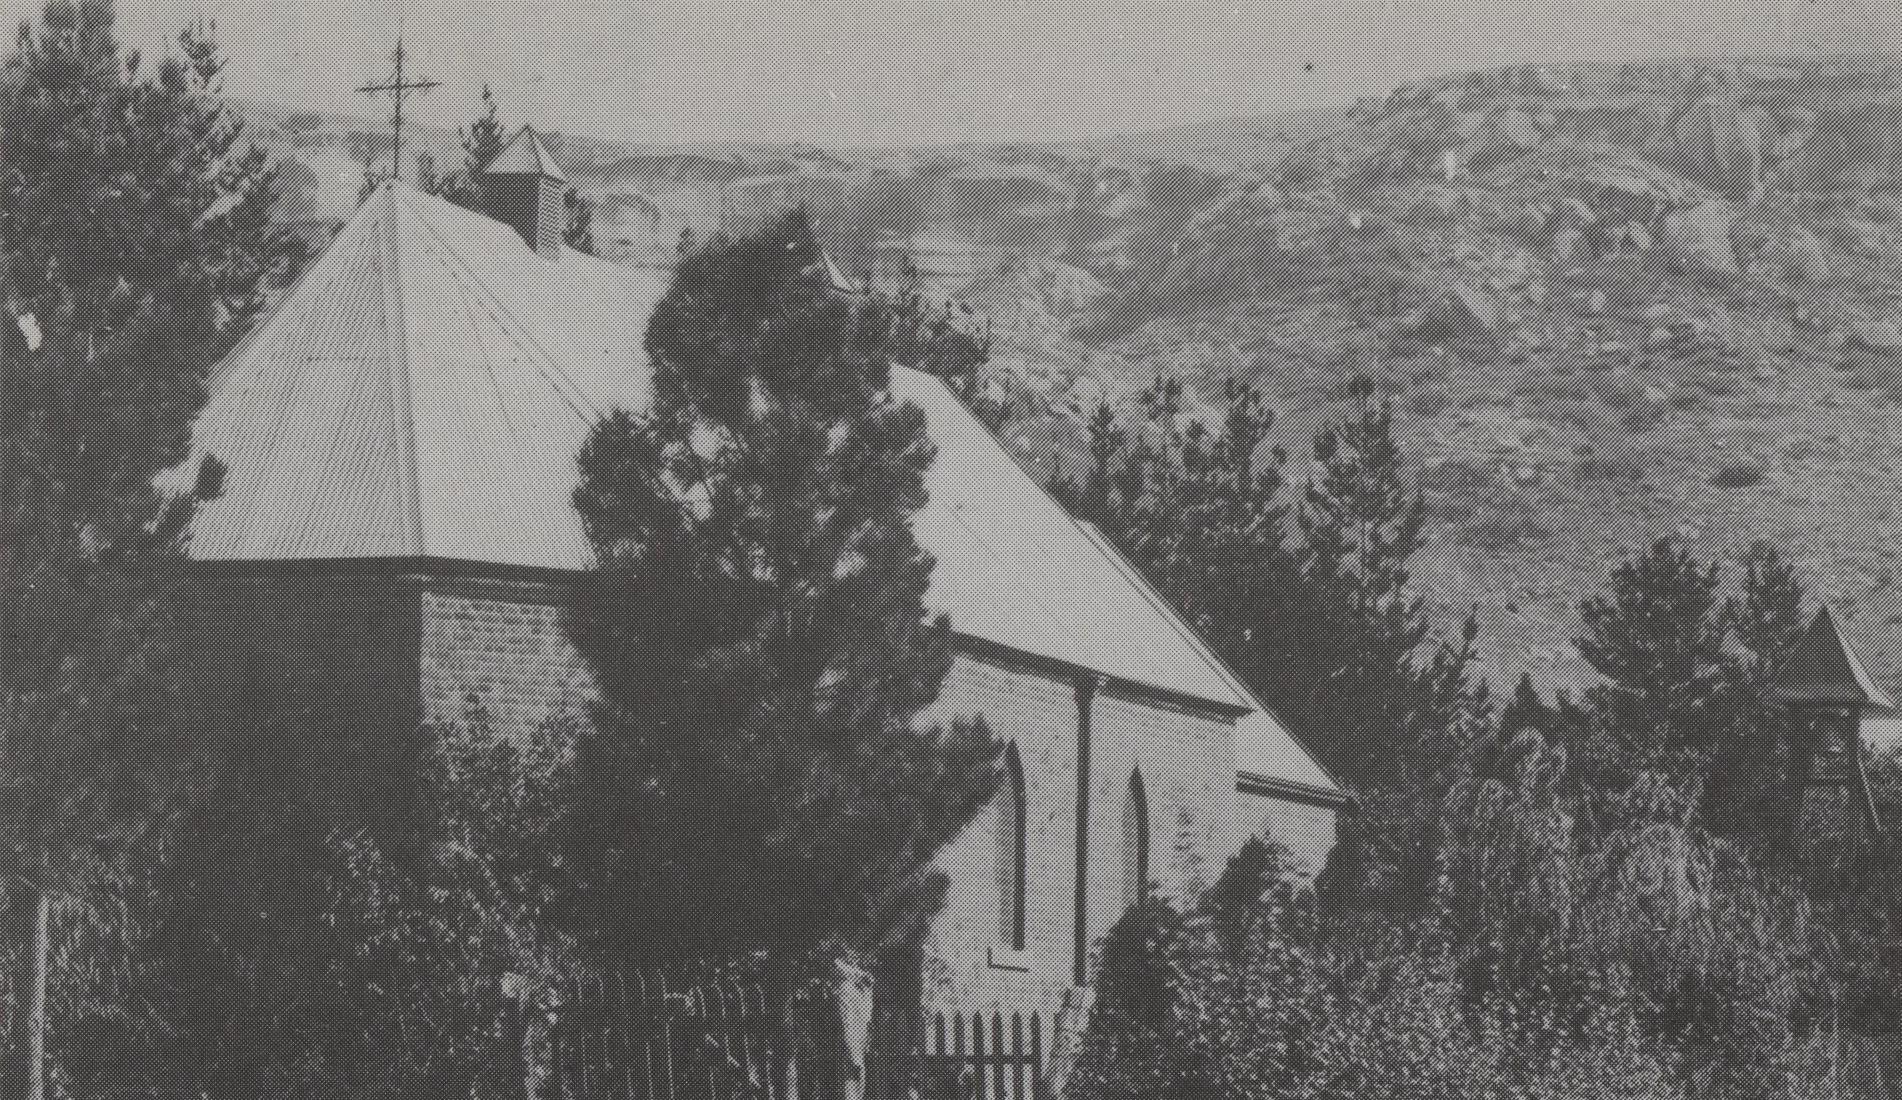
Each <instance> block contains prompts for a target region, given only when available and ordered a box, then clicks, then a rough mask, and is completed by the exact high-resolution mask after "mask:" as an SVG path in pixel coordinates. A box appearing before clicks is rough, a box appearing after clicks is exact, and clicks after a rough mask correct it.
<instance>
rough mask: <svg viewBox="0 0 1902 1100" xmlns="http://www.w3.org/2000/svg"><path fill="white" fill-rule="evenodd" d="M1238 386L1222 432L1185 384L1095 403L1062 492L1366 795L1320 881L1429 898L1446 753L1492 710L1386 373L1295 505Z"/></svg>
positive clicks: (1259, 415) (1358, 384)
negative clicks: (1453, 614)
mask: <svg viewBox="0 0 1902 1100" xmlns="http://www.w3.org/2000/svg"><path fill="white" fill-rule="evenodd" d="M1224 396H1225V398H1226V404H1227V410H1226V415H1225V417H1224V419H1223V422H1222V424H1221V426H1220V427H1219V428H1218V429H1211V428H1208V427H1205V426H1204V425H1202V424H1201V423H1200V422H1198V421H1194V420H1192V419H1190V418H1188V417H1185V416H1184V415H1183V414H1182V387H1181V384H1180V383H1179V382H1178V381H1176V380H1174V379H1158V380H1157V381H1156V382H1155V383H1154V384H1153V385H1152V386H1151V387H1150V388H1149V389H1148V390H1147V391H1146V392H1145V393H1144V394H1143V396H1142V399H1141V403H1142V409H1143V414H1142V415H1141V416H1140V417H1136V418H1131V419H1128V420H1125V419H1121V418H1119V417H1117V416H1116V415H1115V413H1114V412H1113V411H1111V410H1110V409H1108V408H1107V407H1104V408H1101V409H1099V410H1098V411H1097V414H1096V415H1095V417H1094V418H1093V419H1092V421H1091V425H1090V450H1091V468H1090V470H1089V471H1088V473H1087V474H1086V476H1085V477H1084V478H1083V479H1082V480H1081V481H1059V483H1058V485H1057V494H1058V496H1059V498H1060V499H1062V500H1063V501H1064V502H1065V503H1066V504H1067V505H1068V506H1069V507H1071V508H1072V509H1073V510H1074V511H1076V512H1077V513H1078V514H1079V515H1080V516H1082V517H1083V518H1084V519H1087V520H1090V521H1091V522H1094V523H1096V524H1097V525H1098V526H1099V527H1101V528H1102V529H1103V530H1104V532H1105V533H1106V534H1107V535H1108V536H1109V537H1110V539H1111V540H1112V541H1114V542H1115V543H1116V545H1117V546H1118V547H1119V548H1121V549H1122V550H1123V551H1124V552H1125V553H1127V554H1128V555H1129V556H1130V558H1131V559H1132V560H1133V561H1134V562H1135V563H1136V565H1137V566H1138V568H1140V569H1142V571H1143V572H1144V574H1145V575H1146V576H1147V577H1149V578H1150V580H1151V581H1152V583H1154V584H1155V585H1156V586H1157V588H1158V589H1159V590H1160V591H1161V592H1162V594H1163V595H1164V596H1165V597H1166V598H1167V599H1168V600H1169V601H1170V602H1171V603H1172V604H1173V605H1174V606H1176V607H1178V608H1180V609H1182V611H1183V612H1184V614H1185V615H1186V616H1187V617H1188V618H1189V619H1190V621H1191V622H1193V623H1194V624H1195V625H1196V626H1197V627H1198V628H1199V629H1200V630H1201V631H1202V632H1203V633H1204V634H1205V635H1206V636H1207V637H1208V638H1209V640H1210V642H1211V643H1212V645H1213V646H1214V648H1215V650H1216V652H1217V653H1219V654H1221V655H1222V657H1223V658H1224V659H1225V660H1227V661H1228V662H1229V663H1230V664H1231V665H1232V666H1233V667H1234V668H1235V669H1236V671H1237V672H1238V673H1239V674H1240V675H1241V677H1242V679H1243V680H1244V681H1246V682H1247V683H1248V684H1249V686H1250V687H1251V688H1253V689H1254V690H1255V692H1256V693H1257V694H1259V695H1260V696H1261V698H1262V699H1263V700H1264V701H1265V702H1266V703H1267V704H1268V706H1269V707H1270V709H1272V710H1273V711H1274V712H1275V713H1276V714H1277V715H1278V716H1279V717H1280V718H1281V719H1282V720H1283V721H1284V722H1285V723H1286V724H1287V726H1288V727H1289V728H1290V729H1291V730H1293V731H1294V732H1295V733H1296V735H1297V736H1300V737H1302V738H1303V739H1304V740H1305V741H1306V742H1307V743H1308V744H1309V745H1310V746H1312V747H1313V748H1314V750H1315V751H1316V753H1317V755H1318V756H1319V757H1320V758H1321V760H1322V761H1323V763H1325V764H1327V765H1328V766H1330V767H1331V768H1332V769H1333V770H1334V771H1335V774H1337V775H1339V776H1341V777H1342V778H1344V779H1345V780H1346V781H1347V782H1348V783H1349V784H1350V785H1351V786H1352V787H1353V788H1354V789H1355V791H1356V793H1357V794H1358V795H1359V796H1360V798H1361V802H1362V811H1361V812H1360V813H1357V814H1356V815H1354V816H1353V818H1351V819H1349V820H1348V821H1346V822H1344V824H1343V828H1342V831H1341V838H1340V844H1339V845H1338V846H1337V848H1336V854H1335V857H1334V861H1333V862H1334V866H1332V867H1330V870H1329V872H1328V874H1327V876H1326V878H1325V880H1324V881H1325V882H1326V884H1327V886H1328V894H1329V896H1330V898H1331V899H1339V900H1340V901H1341V903H1342V904H1356V905H1368V904H1373V900H1374V899H1375V898H1380V899H1383V903H1392V904H1394V905H1397V906H1398V907H1400V908H1401V909H1402V910H1407V911H1413V910H1417V909H1418V907H1419V906H1420V905H1423V904H1424V903H1425V900H1426V898H1427V896H1428V894H1429V893H1430V889H1431V881H1432V875H1433V871H1432V866H1433V855H1432V853H1433V851H1434V849H1435V847H1436V843H1437V842H1436V840H1435V838H1434V830H1436V829H1437V827H1438V826H1437V818H1438V806H1439V799H1440V798H1441V797H1442V795H1443V794H1444V792H1445V789H1446V786H1447V784H1448V783H1449V782H1450V781H1451V774H1450V772H1449V770H1448V764H1449V763H1450V762H1451V761H1453V760H1456V759H1457V758H1458V753H1459V748H1460V746H1462V745H1463V744H1465V743H1466V742H1467V741H1469V740H1470V739H1471V738H1472V737H1473V736H1475V735H1476V734H1477V732H1478V731H1480V730H1481V729H1483V728H1485V726H1486V725H1487V723H1488V722H1489V721H1490V711H1491V701H1490V699H1489V698H1488V693H1487V691H1486V688H1485V685H1484V684H1483V682H1481V681H1480V680H1479V679H1478V677H1477V676H1476V675H1474V672H1473V665H1474V660H1475V651H1474V646H1475V644H1476V642H1477V631H1478V626H1477V622H1476V621H1474V620H1470V619H1469V621H1468V622H1467V624H1466V626H1465V629H1464V630H1463V631H1462V632H1461V633H1460V634H1459V635H1458V636H1457V637H1455V638H1453V639H1450V640H1441V641H1435V640H1434V639H1433V638H1432V637H1431V630H1430V624H1429V623H1428V621H1427V618H1426V614H1425V609H1424V605H1423V603H1422V601H1421V599H1420V597H1419V596H1418V595H1416V594H1415V593H1414V591H1413V589H1412V583H1411V576H1410V574H1409V573H1408V570H1407V565H1406V563H1407V560H1408V558H1409V557H1410V556H1411V555H1412V553H1413V552H1414V550H1415V549H1417V547H1418V545H1419V539H1420V529H1421V525H1422V524H1423V523H1424V513H1423V510H1422V506H1421V503H1420V498H1419V495H1418V493H1417V492H1415V491H1413V490H1412V489H1410V488H1409V486H1408V480H1407V476H1406V471H1405V463H1404V456H1403V455H1402V453H1401V449H1400V446H1399V444H1398V442H1397V440H1396V438H1395V435H1394V425H1393V415H1392V410H1391V407H1390V406H1389V404H1388V403H1387V402H1385V401H1383V400H1381V399H1379V397H1378V395H1377V394H1376V392H1375V390H1374V387H1373V385H1372V383H1371V382H1369V381H1367V380H1366V379H1364V378H1362V379H1358V380H1356V381H1355V382H1354V384H1353V385H1352V386H1351V387H1350V397H1351V399H1352V401H1353V406H1352V408H1351V410H1350V412H1349V413H1348V415H1347V416H1346V417H1344V418H1343V420H1342V421H1341V422H1340V423H1339V424H1336V425H1334V426H1332V427H1330V428H1328V429H1326V430H1324V431H1322V432H1320V433H1318V434H1317V435H1316V437H1315V440H1314V451H1313V455H1314V458H1315V461H1316V466H1317V469H1318V472H1317V474H1316V476H1315V477H1314V479H1313V480H1312V482H1311V483H1310V484H1309V485H1307V486H1306V487H1305V493H1304V496H1303V498H1302V500H1301V501H1300V503H1299V504H1298V505H1297V504H1293V503H1291V502H1290V501H1289V500H1288V499H1287V495H1286V490H1287V489H1288V485H1287V480H1286V478H1285V475H1284V473H1283V469H1284V465H1285V462H1286V457H1287V456H1286V455H1285V454H1283V453H1282V452H1281V451H1280V450H1279V449H1278V448H1273V447H1271V446H1270V445H1269V444H1268V442H1267V441H1268V439H1269V435H1270V432H1271V430H1272V428H1273V415H1272V413H1271V411H1270V410H1269V409H1267V408H1266V406H1265V405H1264V403H1263V402H1262V400H1261V396H1260V394H1259V392H1258V391H1256V390H1254V389H1253V388H1251V387H1248V386H1245V385H1242V384H1239V383H1235V382H1232V381H1231V382H1230V383H1229V384H1228V386H1227V388H1226V390H1225V394H1224ZM1349 883H1353V884H1355V885H1354V886H1353V887H1352V889H1349V887H1348V884H1349ZM1369 891H1371V893H1369ZM1350 894H1351V895H1352V896H1353V897H1355V898H1356V899H1358V900H1356V901H1354V902H1351V903H1350V902H1348V901H1347V900H1346V899H1347V898H1348V896H1349V895H1350Z"/></svg>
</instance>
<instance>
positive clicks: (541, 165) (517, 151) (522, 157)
mask: <svg viewBox="0 0 1902 1100" xmlns="http://www.w3.org/2000/svg"><path fill="white" fill-rule="evenodd" d="M482 174H483V175H486V176H547V177H548V178H549V179H552V180H555V181H557V182H559V183H566V182H568V177H567V176H564V175H562V173H561V165H559V164H556V163H555V158H554V157H552V156H550V155H549V153H548V147H547V146H545V145H543V144H542V137H541V135H540V134H538V133H536V132H535V128H534V127H533V126H524V127H522V128H521V129H520V130H518V131H516V133H515V136H514V137H512V138H510V139H509V143H508V144H507V145H504V146H502V151H501V152H499V153H497V154H495V159H494V160H492V161H490V162H489V164H488V167H486V168H484V169H483V170H482Z"/></svg>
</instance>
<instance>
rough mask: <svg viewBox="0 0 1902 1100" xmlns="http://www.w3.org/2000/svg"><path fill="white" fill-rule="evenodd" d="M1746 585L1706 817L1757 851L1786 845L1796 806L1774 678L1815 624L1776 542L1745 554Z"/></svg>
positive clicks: (1734, 610)
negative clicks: (1729, 705)
mask: <svg viewBox="0 0 1902 1100" xmlns="http://www.w3.org/2000/svg"><path fill="white" fill-rule="evenodd" d="M1742 564H1743V580H1742V590H1741V591H1740V592H1739V593H1738V594H1737V595H1736V596H1734V597H1732V598H1731V600H1730V601H1729V603H1728V606H1727V618H1728V620H1729V624H1730V629H1731V634H1732V637H1733V638H1734V640H1735V641H1736V642H1737V643H1738V644H1740V645H1741V646H1742V652H1741V653H1740V654H1738V655H1737V659H1736V660H1735V661H1734V662H1733V664H1732V665H1731V668H1730V673H1731V683H1730V685H1729V692H1730V695H1731V698H1732V704H1733V705H1732V710H1733V715H1732V717H1731V719H1730V720H1729V722H1728V723H1727V728H1726V729H1724V730H1723V731H1721V732H1720V734H1719V737H1718V740H1717V743H1716V744H1715V745H1714V746H1713V748H1712V750H1711V762H1710V768H1709V772H1708V775H1707V776H1706V779H1705V784H1704V788H1705V789H1704V800H1703V805H1702V810H1703V814H1702V820H1703V822H1704V824H1705V827H1706V828H1708V829H1710V830H1711V831H1712V832H1714V833H1717V834H1719V835H1722V836H1726V837H1730V838H1732V839H1735V840H1739V841H1742V842H1744V843H1746V844H1748V845H1750V846H1751V848H1752V849H1753V850H1754V851H1755V852H1756V853H1757V854H1758V855H1759V856H1771V855H1774V854H1776V853H1778V852H1779V851H1780V850H1783V849H1785V845H1786V842H1787V840H1788V838H1789V836H1790V830H1791V828H1792V826H1793V824H1794V813H1795V811H1796V809H1797V807H1796V806H1795V805H1794V804H1793V802H1792V800H1791V798H1790V790H1789V783H1788V780H1789V767H1790V761H1789V757H1788V755H1787V749H1788V744H1787V734H1788V727H1789V725H1790V722H1791V717H1790V713H1789V711H1788V710H1786V709H1785V708H1784V707H1783V705H1782V704H1781V703H1780V702H1779V701H1778V700H1777V699H1776V696H1775V683H1776V678H1777V676H1778V675H1779V674H1780V673H1781V672H1782V671H1783V668H1784V665H1785V663H1786V662H1787V661H1788V659H1789V657H1790V654H1791V653H1792V652H1794V650H1795V647H1796V644H1797V642H1798V640H1799V639H1801V637H1802V635H1803V631H1804V629H1805V628H1807V627H1808V626H1809V621H1810V611H1809V609H1807V608H1806V607H1805V606H1804V605H1805V602H1806V599H1807V593H1806V592H1805V590H1804V587H1803V584H1802V582H1801V581H1800V580H1799V579H1798V578H1797V576H1796V570H1795V568H1794V567H1793V566H1792V565H1791V563H1790V562H1789V561H1788V560H1787V559H1785V558H1784V557H1783V556H1782V555H1780V554H1779V553H1777V550H1776V548H1775V547H1773V546H1770V545H1768V544H1766V543H1761V542H1759V543H1756V544H1754V545H1753V546H1752V547H1751V548H1750V550H1749V551H1748V552H1747V553H1746V554H1745V556H1744V560H1743V563H1742Z"/></svg>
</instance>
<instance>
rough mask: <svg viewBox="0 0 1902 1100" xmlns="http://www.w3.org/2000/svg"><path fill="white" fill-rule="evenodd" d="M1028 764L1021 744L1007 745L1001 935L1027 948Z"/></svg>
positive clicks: (1001, 802)
mask: <svg viewBox="0 0 1902 1100" xmlns="http://www.w3.org/2000/svg"><path fill="white" fill-rule="evenodd" d="M1024 863H1025V844H1024V763H1023V760H1022V759H1021V758H1020V757H1019V756H1018V755H1017V744H1016V742H1011V743H1010V744H1008V745H1006V746H1005V747H1004V783H1003V786H1002V788H1001V789H999V791H998V792H997V896H998V901H999V918H1000V919H999V925H998V935H999V938H1000V939H1001V940H1002V941H1003V942H1004V943H1005V944H1006V945H1008V946H1009V947H1010V948H1011V949H1012V950H1013V951H1022V950H1023V949H1024Z"/></svg>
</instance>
